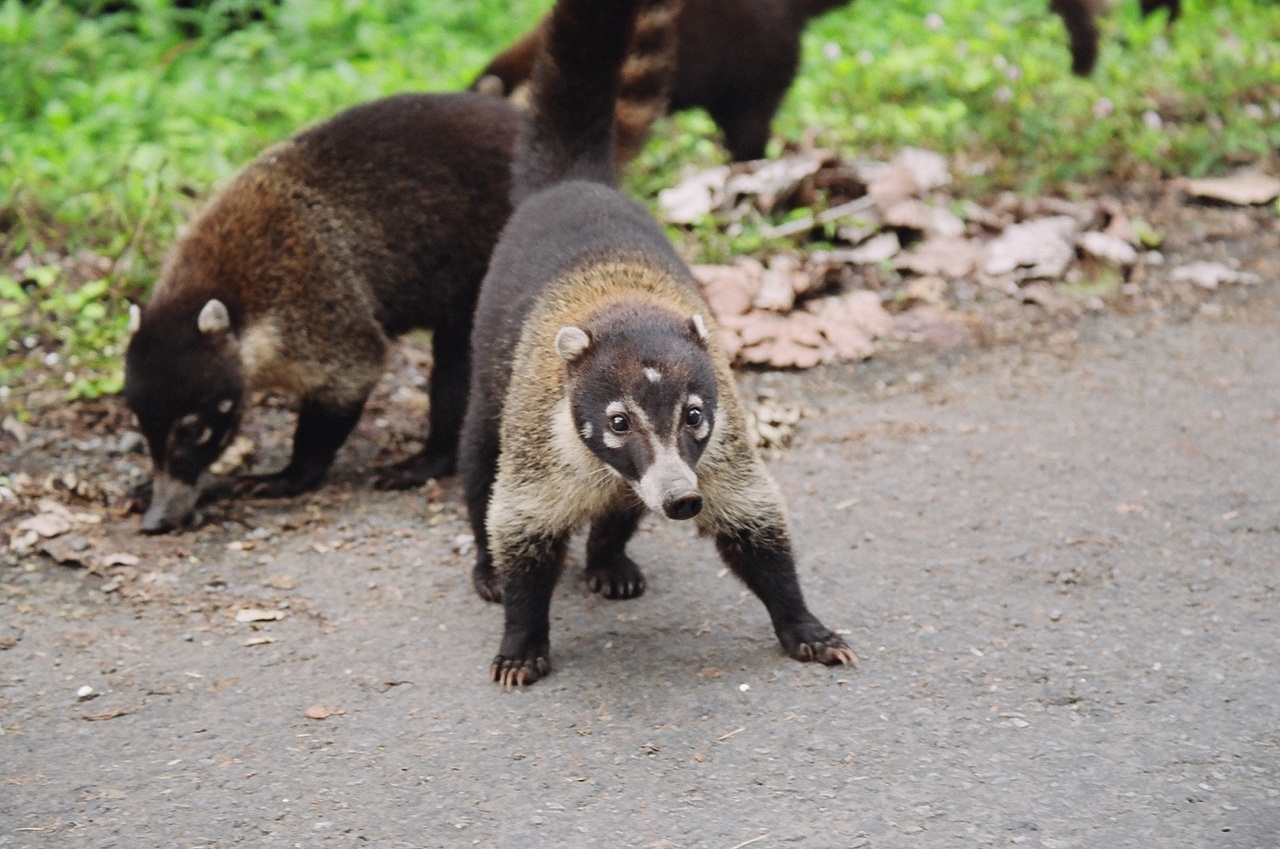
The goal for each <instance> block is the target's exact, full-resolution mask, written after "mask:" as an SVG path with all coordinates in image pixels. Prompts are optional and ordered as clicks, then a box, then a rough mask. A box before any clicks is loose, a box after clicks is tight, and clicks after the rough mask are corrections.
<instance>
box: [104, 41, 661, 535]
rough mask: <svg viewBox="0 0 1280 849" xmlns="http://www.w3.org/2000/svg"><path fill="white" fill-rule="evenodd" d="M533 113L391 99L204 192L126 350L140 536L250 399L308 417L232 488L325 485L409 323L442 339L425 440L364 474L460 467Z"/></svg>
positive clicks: (643, 50)
mask: <svg viewBox="0 0 1280 849" xmlns="http://www.w3.org/2000/svg"><path fill="white" fill-rule="evenodd" d="M672 25H673V23H672V19H671V18H670V16H667V17H666V18H665V19H658V20H654V21H651V22H650V24H649V26H650V28H651V29H652V30H653V31H655V32H659V33H660V32H661V30H662V28H663V27H666V28H668V29H669V28H670V27H671V26H672ZM669 48H670V39H669V38H668V39H667V40H666V41H665V42H663V41H662V39H658V40H657V42H656V43H642V42H639V41H637V42H636V43H635V44H634V45H633V47H632V50H634V51H635V52H634V54H633V55H632V57H631V58H632V59H633V60H634V61H633V62H632V63H630V64H629V65H628V73H629V76H628V77H627V81H626V82H627V84H626V85H625V86H624V87H623V90H622V91H621V92H620V94H619V96H620V97H622V98H624V99H625V98H635V99H634V100H633V101H628V102H627V103H619V104H618V105H617V113H618V116H619V117H618V119H619V121H621V122H622V124H621V126H620V127H619V128H618V134H619V136H620V137H623V138H629V137H633V136H634V137H643V135H644V133H645V131H646V130H647V123H646V122H648V121H651V120H652V119H653V117H656V116H657V115H660V114H661V113H662V104H663V103H665V97H666V92H667V88H666V82H665V81H666V80H669V78H670V76H671V71H670V63H671V55H670V51H669ZM663 50H666V51H668V52H667V53H663V52H662V51H663ZM647 99H654V100H655V101H656V102H657V104H658V105H657V106H656V107H655V106H653V105H651V104H649V103H648V102H646V101H647ZM526 120H527V119H526V117H525V114H524V113H523V112H522V111H520V110H517V109H516V108H514V107H513V106H511V105H509V104H507V103H505V102H503V101H500V100H496V99H494V98H491V97H485V96H482V95H478V94H469V93H468V94H408V95H400V96H398V97H391V98H387V99H384V100H379V101H376V102H374V103H369V104H366V105H363V106H357V107H355V108H352V109H349V110H347V111H345V112H343V113H341V114H339V115H338V116H336V117H334V118H332V119H330V120H328V121H325V122H324V123H322V124H319V125H318V126H316V127H313V128H311V129H309V130H306V131H304V132H301V133H299V134H298V135H297V136H295V137H294V138H292V139H290V140H289V141H286V142H283V143H281V144H278V145H276V146H275V147H272V148H270V149H268V150H267V151H265V152H264V153H263V154H262V155H261V156H260V157H259V158H258V159H257V161H256V162H254V163H252V164H251V165H249V166H248V167H246V168H245V169H244V170H242V171H241V172H240V173H239V174H237V175H236V176H235V177H234V178H233V179H232V180H231V182H230V183H228V184H227V185H226V186H224V187H223V188H222V189H221V190H220V191H218V192H217V193H216V194H215V195H214V197H213V198H212V200H211V201H210V202H209V204H208V205H207V206H206V207H205V209H204V210H203V211H202V212H201V213H200V214H199V215H198V216H197V217H196V218H195V219H194V220H193V221H191V222H190V224H189V225H188V226H187V228H186V231H185V233H183V234H182V235H181V236H180V237H179V239H178V240H177V242H176V243H175V245H174V247H173V248H172V250H171V251H170V254H169V256H168V258H167V260H166V262H165V265H164V268H163V269H162V271H161V274H160V279H159V281H158V283H157V284H156V288H155V292H154V294H153V295H152V297H151V301H150V303H148V304H147V306H146V308H145V309H144V310H143V311H142V314H141V318H140V324H139V326H138V328H137V331H136V332H135V334H134V336H133V338H132V339H131V341H130V343H129V349H128V352H127V355H126V366H125V395H126V397H127V399H128V402H129V405H130V407H131V408H132V409H133V411H134V412H135V413H136V415H137V417H138V421H139V423H140V425H141V427H142V430H143V432H144V433H145V435H146V438H147V441H148V444H149V446H150V449H151V455H152V459H153V463H154V477H153V483H152V487H151V501H150V506H149V507H148V508H147V510H146V513H145V515H144V517H143V520H142V529H143V530H144V531H146V532H152V533H155V532H162V531H166V530H169V529H172V528H174V527H177V526H179V525H180V524H182V523H183V522H184V521H186V519H187V518H188V517H189V516H190V515H191V513H192V512H193V510H194V508H195V505H196V500H197V497H198V488H197V482H198V479H199V477H200V475H201V473H202V472H203V471H204V470H205V469H207V468H208V466H209V465H210V464H211V463H212V462H213V461H214V460H215V459H216V458H217V456H218V454H219V453H220V452H221V451H222V449H223V448H224V447H225V446H226V444H227V443H228V442H229V441H230V439H231V437H232V435H233V434H234V432H235V430H236V428H237V426H238V423H239V421H240V416H241V413H242V411H243V410H244V407H245V405H246V403H247V398H248V395H249V393H250V392H251V391H256V390H275V391H280V392H284V393H286V394H289V395H292V396H295V397H296V398H297V399H298V400H299V402H300V408H299V413H298V422H297V429H296V432H295V435H294V441H293V455H292V459H291V460H290V461H289V463H288V465H287V466H286V467H285V468H284V469H283V470H282V471H280V472H278V473H275V474H271V475H265V476H256V477H250V478H245V479H242V481H241V487H242V488H243V489H247V490H248V491H249V492H251V493H252V494H254V495H261V496H282V495H291V494H294V493H298V492H302V491H304V490H307V489H309V488H311V487H314V486H315V485H316V484H318V483H319V481H320V480H321V478H322V477H323V476H324V474H325V472H326V471H327V470H328V468H329V466H330V464H331V463H332V461H333V457H334V454H335V453H336V452H337V450H338V448H339V447H340V446H341V445H342V443H343V442H344V441H345V440H346V438H347V436H348V434H349V433H350V432H351V429H352V428H353V427H354V426H355V424H356V421H357V420H358V419H359V417H360V412H361V410H362V409H363V407H364V403H365V400H366V399H367V397H368V395H369V392H370V390H371V389H372V388H373V386H374V384H375V383H376V382H377V380H378V379H379V377H380V375H381V373H382V369H383V361H384V358H385V356H386V353H387V350H388V346H389V345H390V342H391V340H392V339H393V338H394V337H396V336H398V335H400V334H402V333H404V332H406V331H408V330H410V329H413V328H430V329H431V330H433V331H434V333H433V338H432V354H433V358H434V364H433V367H432V374H431V386H430V405H431V406H430V423H429V424H430V431H429V435H428V438H427V441H426V444H425V446H424V447H423V449H422V451H421V452H420V453H419V454H417V455H416V456H414V457H412V458H410V459H408V460H406V461H404V462H403V463H400V464H398V465H396V466H391V467H387V468H384V469H381V470H379V471H378V472H377V473H376V475H375V477H374V483H375V485H376V486H379V487H382V488H398V487H405V486H413V485H419V484H421V483H423V482H424V481H425V480H427V479H428V478H433V477H438V476H441V475H446V474H450V473H452V471H453V470H454V468H455V463H456V453H457V439H458V430H459V428H460V426H461V422H462V415H463V412H464V409H465V405H466V390H467V380H468V345H469V341H470V331H471V314H472V311H473V310H474V307H475V301H476V296H477V293H478V290H479V287H480V281H481V280H482V279H483V277H484V273H485V269H486V267H487V266H488V262H489V254H490V252H491V250H492V248H493V245H494V243H495V242H496V241H497V238H498V233H499V232H500V231H501V229H502V225H503V223H504V222H505V221H506V219H507V216H508V215H509V214H510V210H511V206H510V192H509V183H510V169H511V151H512V147H513V145H514V142H515V137H516V132H517V130H518V129H519V127H520V126H521V125H522V124H523V123H524V122H525V121H526ZM636 122H640V123H636Z"/></svg>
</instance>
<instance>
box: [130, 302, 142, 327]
mask: <svg viewBox="0 0 1280 849" xmlns="http://www.w3.org/2000/svg"><path fill="white" fill-rule="evenodd" d="M141 326H142V310H140V309H138V305H137V304H129V332H130V333H137V332H138V328H139V327H141Z"/></svg>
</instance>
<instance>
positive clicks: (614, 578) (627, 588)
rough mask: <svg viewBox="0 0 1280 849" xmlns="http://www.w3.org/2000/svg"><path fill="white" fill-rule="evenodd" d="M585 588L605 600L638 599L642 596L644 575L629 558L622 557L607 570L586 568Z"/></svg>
mask: <svg viewBox="0 0 1280 849" xmlns="http://www.w3.org/2000/svg"><path fill="white" fill-rule="evenodd" d="M587 586H588V587H589V588H590V589H591V591H592V592H593V593H599V594H600V595H602V596H604V597H605V598H611V599H618V600H621V599H627V598H638V597H640V596H642V595H644V573H643V572H641V571H640V567H639V566H637V565H636V564H635V563H634V562H632V561H631V559H630V558H627V557H624V558H622V559H621V560H620V561H618V562H615V563H611V564H610V565H609V567H608V568H600V567H588V568H587Z"/></svg>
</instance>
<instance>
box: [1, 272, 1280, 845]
mask: <svg viewBox="0 0 1280 849" xmlns="http://www.w3.org/2000/svg"><path fill="white" fill-rule="evenodd" d="M1261 288H1262V291H1261V292H1259V293H1257V294H1255V295H1253V296H1251V297H1249V298H1247V299H1242V300H1239V301H1238V302H1236V303H1230V304H1228V306H1227V308H1226V309H1225V310H1224V311H1222V314H1221V315H1207V316H1205V315H1202V316H1199V317H1196V318H1194V319H1193V320H1191V321H1189V322H1185V323H1184V322H1176V321H1166V320H1160V319H1159V318H1158V317H1156V318H1151V317H1140V318H1139V317H1128V318H1124V317H1120V318H1117V317H1110V318H1099V319H1094V320H1089V321H1087V322H1085V323H1084V324H1083V325H1081V326H1080V329H1079V338H1078V339H1076V338H1074V335H1073V336H1072V337H1071V338H1068V340H1067V341H1066V342H1064V343H1062V344H1059V345H1056V346H1055V345H1039V346H1031V347H1007V346H1006V347H1000V348H997V349H995V350H991V351H985V352H976V353H975V352H970V353H967V354H952V355H949V356H947V357H943V358H930V359H919V360H917V361H905V362H896V363H888V364H877V365H871V366H868V367H862V368H850V369H829V370H818V371H816V372H811V373H808V374H805V375H778V374H773V375H764V376H755V377H751V378H749V379H748V380H746V381H745V383H746V385H747V387H748V389H749V390H751V391H762V390H763V391H768V392H772V393H775V394H776V396H777V397H778V399H779V400H782V401H788V402H791V403H799V404H801V405H803V406H804V407H806V408H807V410H808V415H807V416H806V418H805V419H804V420H803V421H802V422H801V425H800V427H799V430H798V433H797V436H796V440H795V443H794V445H793V446H792V447H791V448H790V449H787V450H785V451H782V452H779V453H777V454H776V455H775V456H773V457H772V459H771V463H770V465H771V468H772V469H773V471H774V473H775V475H776V476H777V478H778V479H779V482H780V483H781V484H782V486H783V489H784V491H785V493H786V495H787V497H788V499H789V502H790V506H791V510H792V515H793V519H794V525H795V533H796V538H797V541H798V544H799V547H800V553H801V557H802V560H801V578H802V581H803V584H804V587H805V589H806V591H807V593H808V596H809V598H810V602H811V605H812V607H813V608H814V609H815V612H817V613H818V615H819V616H820V617H821V618H823V619H824V621H826V622H827V624H829V625H830V626H832V627H835V628H840V629H846V630H847V631H848V639H849V640H850V642H851V644H852V645H853V646H854V647H855V650H856V651H857V652H858V654H859V655H860V657H861V665H860V668H858V669H856V670H855V669H850V668H836V669H829V668H824V667H813V666H806V665H802V664H799V663H795V662H793V661H791V660H789V659H787V658H786V657H784V656H783V655H782V653H781V651H780V650H779V648H778V646H777V644H776V641H775V639H774V637H773V634H772V632H771V630H770V628H769V625H768V620H767V618H766V616H765V613H764V610H763V608H762V606H761V605H760V604H759V603H758V602H757V601H756V600H755V599H754V598H753V597H752V596H750V595H749V594H748V593H747V592H745V591H744V590H743V588H742V587H741V586H740V585H739V584H737V583H736V582H735V580H734V579H733V578H732V577H731V576H728V575H726V574H724V571H723V569H722V568H721V565H720V564H719V562H718V561H717V559H716V557H715V554H714V551H713V549H712V547H711V545H710V544H709V543H708V542H707V541H705V540H700V539H698V538H696V537H695V536H693V535H692V534H691V533H690V532H688V530H689V529H688V528H686V527H684V526H680V525H675V524H673V523H668V522H661V521H656V520H654V521H650V522H648V523H647V524H646V525H645V527H644V530H643V531H642V533H641V534H640V535H639V536H638V537H637V540H636V543H635V545H634V551H633V553H634V555H635V559H636V560H637V561H638V562H640V563H642V564H644V565H646V567H647V570H648V577H649V589H648V592H647V593H646V594H645V595H644V596H643V597H642V598H640V599H638V600H634V601H627V602H606V601H602V600H600V599H598V598H596V597H594V596H592V595H591V594H589V593H588V592H587V591H586V589H585V587H584V585H583V583H582V580H581V578H580V575H579V570H580V552H579V553H577V554H575V563H574V564H573V565H572V566H571V571H570V572H569V573H567V574H566V577H565V580H564V581H563V582H562V584H561V587H560V590H559V592H558V594H557V597H556V600H555V604H554V606H553V610H552V613H553V631H552V660H553V664H554V666H555V669H554V672H553V673H552V675H551V676H550V677H549V678H547V679H546V680H544V681H542V682H540V683H538V684H537V685H535V686H534V687H532V688H530V689H528V690H525V691H509V692H504V691H503V690H501V689H500V688H499V687H498V686H496V685H494V684H492V683H490V682H489V680H488V674H487V673H488V666H489V661H490V659H491V658H492V656H493V653H494V651H495V650H496V647H497V642H498V638H499V634H500V628H501V611H500V609H499V608H498V607H496V606H492V605H487V604H485V603H484V602H482V601H480V600H479V599H478V598H477V597H476V596H475V594H474V592H473V591H472V588H471V583H470V578H469V569H470V559H469V557H468V556H466V555H465V554H463V553H459V552H458V551H457V550H456V549H457V548H458V546H459V542H460V541H459V539H458V538H459V536H460V535H464V534H466V532H467V529H466V525H465V523H464V522H463V520H462V516H461V511H460V509H459V507H458V505H457V503H456V501H455V500H454V499H453V498H451V497H449V493H447V492H446V493H445V494H444V497H441V494H440V493H439V492H438V491H431V492H419V493H411V494H395V493H379V492H374V491H371V490H369V489H367V488H365V487H364V486H363V485H362V484H356V485H352V484H350V483H343V482H342V481H341V477H342V476H341V470H339V472H340V473H339V475H338V479H339V482H338V483H336V484H333V485H331V486H329V487H326V489H325V490H323V491H321V492H320V493H318V494H317V495H315V496H311V497H309V498H306V499H301V500H297V501H292V502H283V503H279V504H272V503H267V502H260V503H259V504H257V505H255V506H253V508H252V509H250V510H248V511H247V512H244V513H242V514H240V515H239V517H238V518H236V519H230V520H227V521H224V522H222V523H220V524H216V525H212V526H207V527H205V528H204V529H201V530H198V531H194V532H188V533H185V534H180V535H176V536H173V537H170V538H164V539H163V540H159V541H150V540H149V541H146V542H145V544H144V542H143V541H142V540H141V539H140V538H137V537H135V536H133V530H132V528H133V525H132V524H131V523H136V521H137V520H136V518H129V519H125V520H116V521H117V524H118V528H114V529H112V531H113V532H116V533H118V537H117V538H116V539H115V543H116V544H117V545H119V546H120V547H122V550H125V551H130V550H133V551H141V552H143V555H142V562H141V563H140V564H139V565H138V567H137V569H136V570H135V571H134V572H132V573H130V574H131V576H132V577H131V579H130V581H131V583H130V585H129V587H128V588H131V589H132V593H131V594H126V593H125V592H124V589H128V588H121V587H120V585H119V583H117V586H115V587H112V586H111V582H110V581H108V580H106V579H104V577H100V576H97V575H94V574H91V573H89V572H87V571H85V570H83V569H72V568H68V567H65V566H57V565H53V564H52V563H51V562H50V561H49V560H47V559H42V558H37V559H34V560H32V559H17V560H14V561H13V562H12V565H7V566H4V567H3V569H2V570H0V583H2V584H3V586H2V587H0V637H4V636H5V635H6V634H7V635H8V638H7V639H8V641H9V643H10V644H11V647H10V648H8V649H7V650H4V651H0V731H2V733H0V846H4V847H46V846H59V847H61V846H93V847H130V849H132V847H152V846H155V847H200V846H216V847H222V846H239V845H245V846H260V847H310V846H364V845H372V846H378V847H437V846H439V847H455V846H456V847H465V846H485V847H490V846H492V847H521V849H526V847H543V846H548V847H554V846H565V847H577V846H584V847H586V846H601V847H654V849H658V847H682V848H683V847H707V849H733V848H734V847H738V849H741V847H745V846H754V847H760V849H770V847H788V846H802V847H812V848H813V849H854V847H861V846H870V847H921V849H932V847H939V849H941V847H987V846H1015V845H1016V846H1026V847H1037V849H1038V848H1039V847H1046V849H1073V848H1074V847H1081V849H1084V848H1085V847H1109V849H1110V847H1239V849H1271V847H1276V846H1280V674H1278V673H1280V668H1278V665H1277V649H1278V648H1280V621H1278V620H1280V613H1278V612H1277V607H1278V605H1277V602H1280V482H1278V481H1277V476H1278V473H1280V462H1278V460H1280V333H1278V332H1277V320H1278V319H1280V296H1278V295H1277V294H1276V290H1277V287H1276V286H1272V285H1268V286H1264V287H1261ZM349 456H350V455H349V453H348V454H344V457H347V458H348V460H347V461H346V462H351V461H350V459H349ZM130 546H132V548H130ZM147 546H149V547H147ZM246 609H257V610H261V611H265V612H272V615H277V614H278V615H279V616H281V618H279V619H276V620H274V621H257V622H245V621H237V613H240V612H241V611H243V610H246ZM258 615H262V614H258ZM246 617H247V614H243V613H242V614H241V618H246ZM15 640H16V642H15ZM83 687H92V688H93V694H90V696H89V697H88V698H85V699H83V700H81V699H79V698H78V696H77V693H78V692H80V691H81V688H83ZM320 708H324V709H323V710H321V709H320ZM308 712H311V713H312V714H314V715H316V716H323V715H325V714H329V715H328V716H327V718H323V719H313V718H309V717H308V716H307V713H308Z"/></svg>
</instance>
